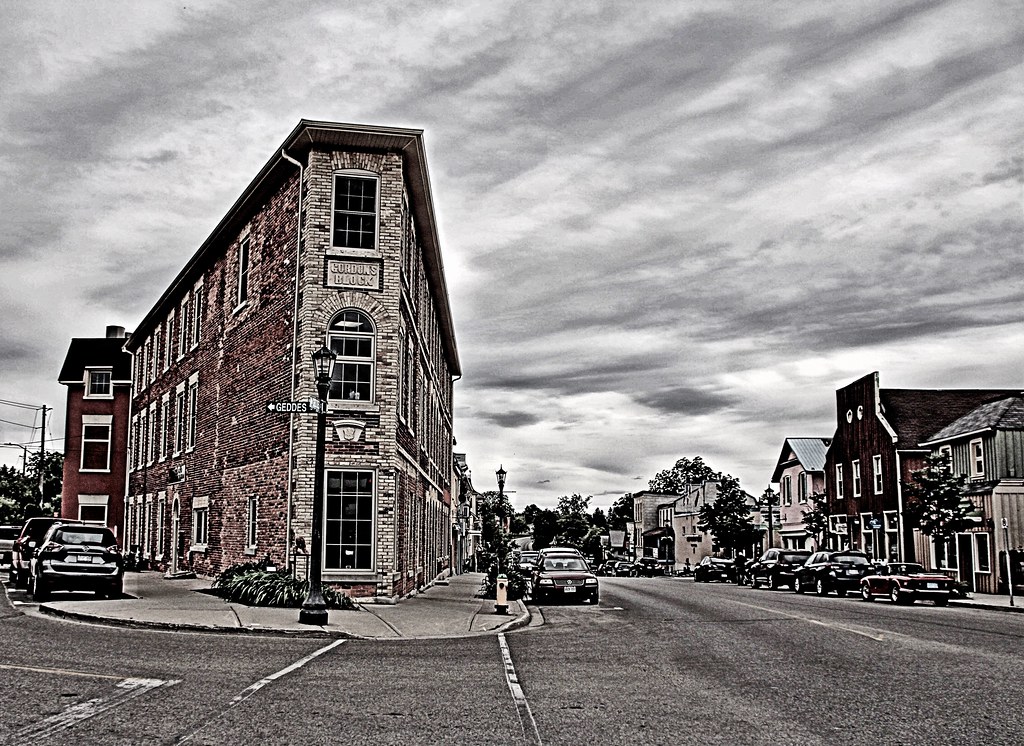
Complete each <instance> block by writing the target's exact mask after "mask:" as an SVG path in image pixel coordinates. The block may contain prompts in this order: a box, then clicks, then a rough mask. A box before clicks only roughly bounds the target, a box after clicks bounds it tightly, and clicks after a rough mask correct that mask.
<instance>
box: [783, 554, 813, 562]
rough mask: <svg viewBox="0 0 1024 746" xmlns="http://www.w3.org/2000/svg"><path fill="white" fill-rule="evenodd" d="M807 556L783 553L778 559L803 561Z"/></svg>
mask: <svg viewBox="0 0 1024 746" xmlns="http://www.w3.org/2000/svg"><path fill="white" fill-rule="evenodd" d="M808 556H809V555H807V554H783V555H781V556H780V557H779V559H780V560H782V561H784V562H803V561H804V560H806V559H807V557H808Z"/></svg>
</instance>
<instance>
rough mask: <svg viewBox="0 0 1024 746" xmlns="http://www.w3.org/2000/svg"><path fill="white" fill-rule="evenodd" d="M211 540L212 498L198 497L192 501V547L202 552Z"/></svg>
mask: <svg viewBox="0 0 1024 746" xmlns="http://www.w3.org/2000/svg"><path fill="white" fill-rule="evenodd" d="M209 540H210V498H209V497H197V498H194V499H193V500H192V546H193V549H198V550H200V551H202V550H205V549H206V545H207V544H208V543H209Z"/></svg>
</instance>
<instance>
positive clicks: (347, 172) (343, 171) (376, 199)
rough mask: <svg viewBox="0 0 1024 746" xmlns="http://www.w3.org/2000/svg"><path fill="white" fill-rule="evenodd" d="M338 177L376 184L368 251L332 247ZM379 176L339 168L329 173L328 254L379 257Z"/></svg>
mask: <svg viewBox="0 0 1024 746" xmlns="http://www.w3.org/2000/svg"><path fill="white" fill-rule="evenodd" d="M339 176H352V177H355V178H361V179H373V181H374V182H375V184H376V195H375V197H374V208H375V209H374V221H373V247H372V248H370V249H364V248H361V247H358V246H335V245H334V214H335V212H337V208H336V206H335V198H336V196H337V187H336V184H337V178H338V177H339ZM381 181H382V179H381V174H380V173H378V172H376V171H368V170H366V169H362V168H339V169H336V170H335V171H333V172H331V225H330V233H329V238H328V240H327V250H328V251H329V252H332V253H334V252H340V253H343V254H346V255H349V256H364V257H365V256H369V257H377V256H379V255H380V212H381V204H380V190H381ZM356 214H364V215H365V214H366V213H356Z"/></svg>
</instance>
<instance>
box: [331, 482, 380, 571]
mask: <svg viewBox="0 0 1024 746" xmlns="http://www.w3.org/2000/svg"><path fill="white" fill-rule="evenodd" d="M373 482H374V474H373V472H372V471H328V472H327V493H326V503H325V505H324V569H325V570H372V569H373V554H374V553H373V521H374V484H373Z"/></svg>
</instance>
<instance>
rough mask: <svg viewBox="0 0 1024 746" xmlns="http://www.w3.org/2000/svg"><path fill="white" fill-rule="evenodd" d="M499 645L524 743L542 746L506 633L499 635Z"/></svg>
mask: <svg viewBox="0 0 1024 746" xmlns="http://www.w3.org/2000/svg"><path fill="white" fill-rule="evenodd" d="M498 645H499V646H500V647H501V658H502V660H503V661H504V663H505V679H506V681H508V689H509V691H510V692H512V699H513V700H514V701H515V703H516V712H518V713H519V724H520V725H521V726H522V727H523V742H524V743H527V744H536V746H542V742H541V740H540V731H538V730H537V721H536V720H534V719H533V712H531V711H530V703H529V702H527V701H526V695H525V694H523V688H522V687H521V686H519V676H518V675H517V674H516V667H515V666H514V665H512V654H511V653H510V652H509V649H508V642H506V641H505V634H504V633H501V634H499V635H498Z"/></svg>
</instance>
